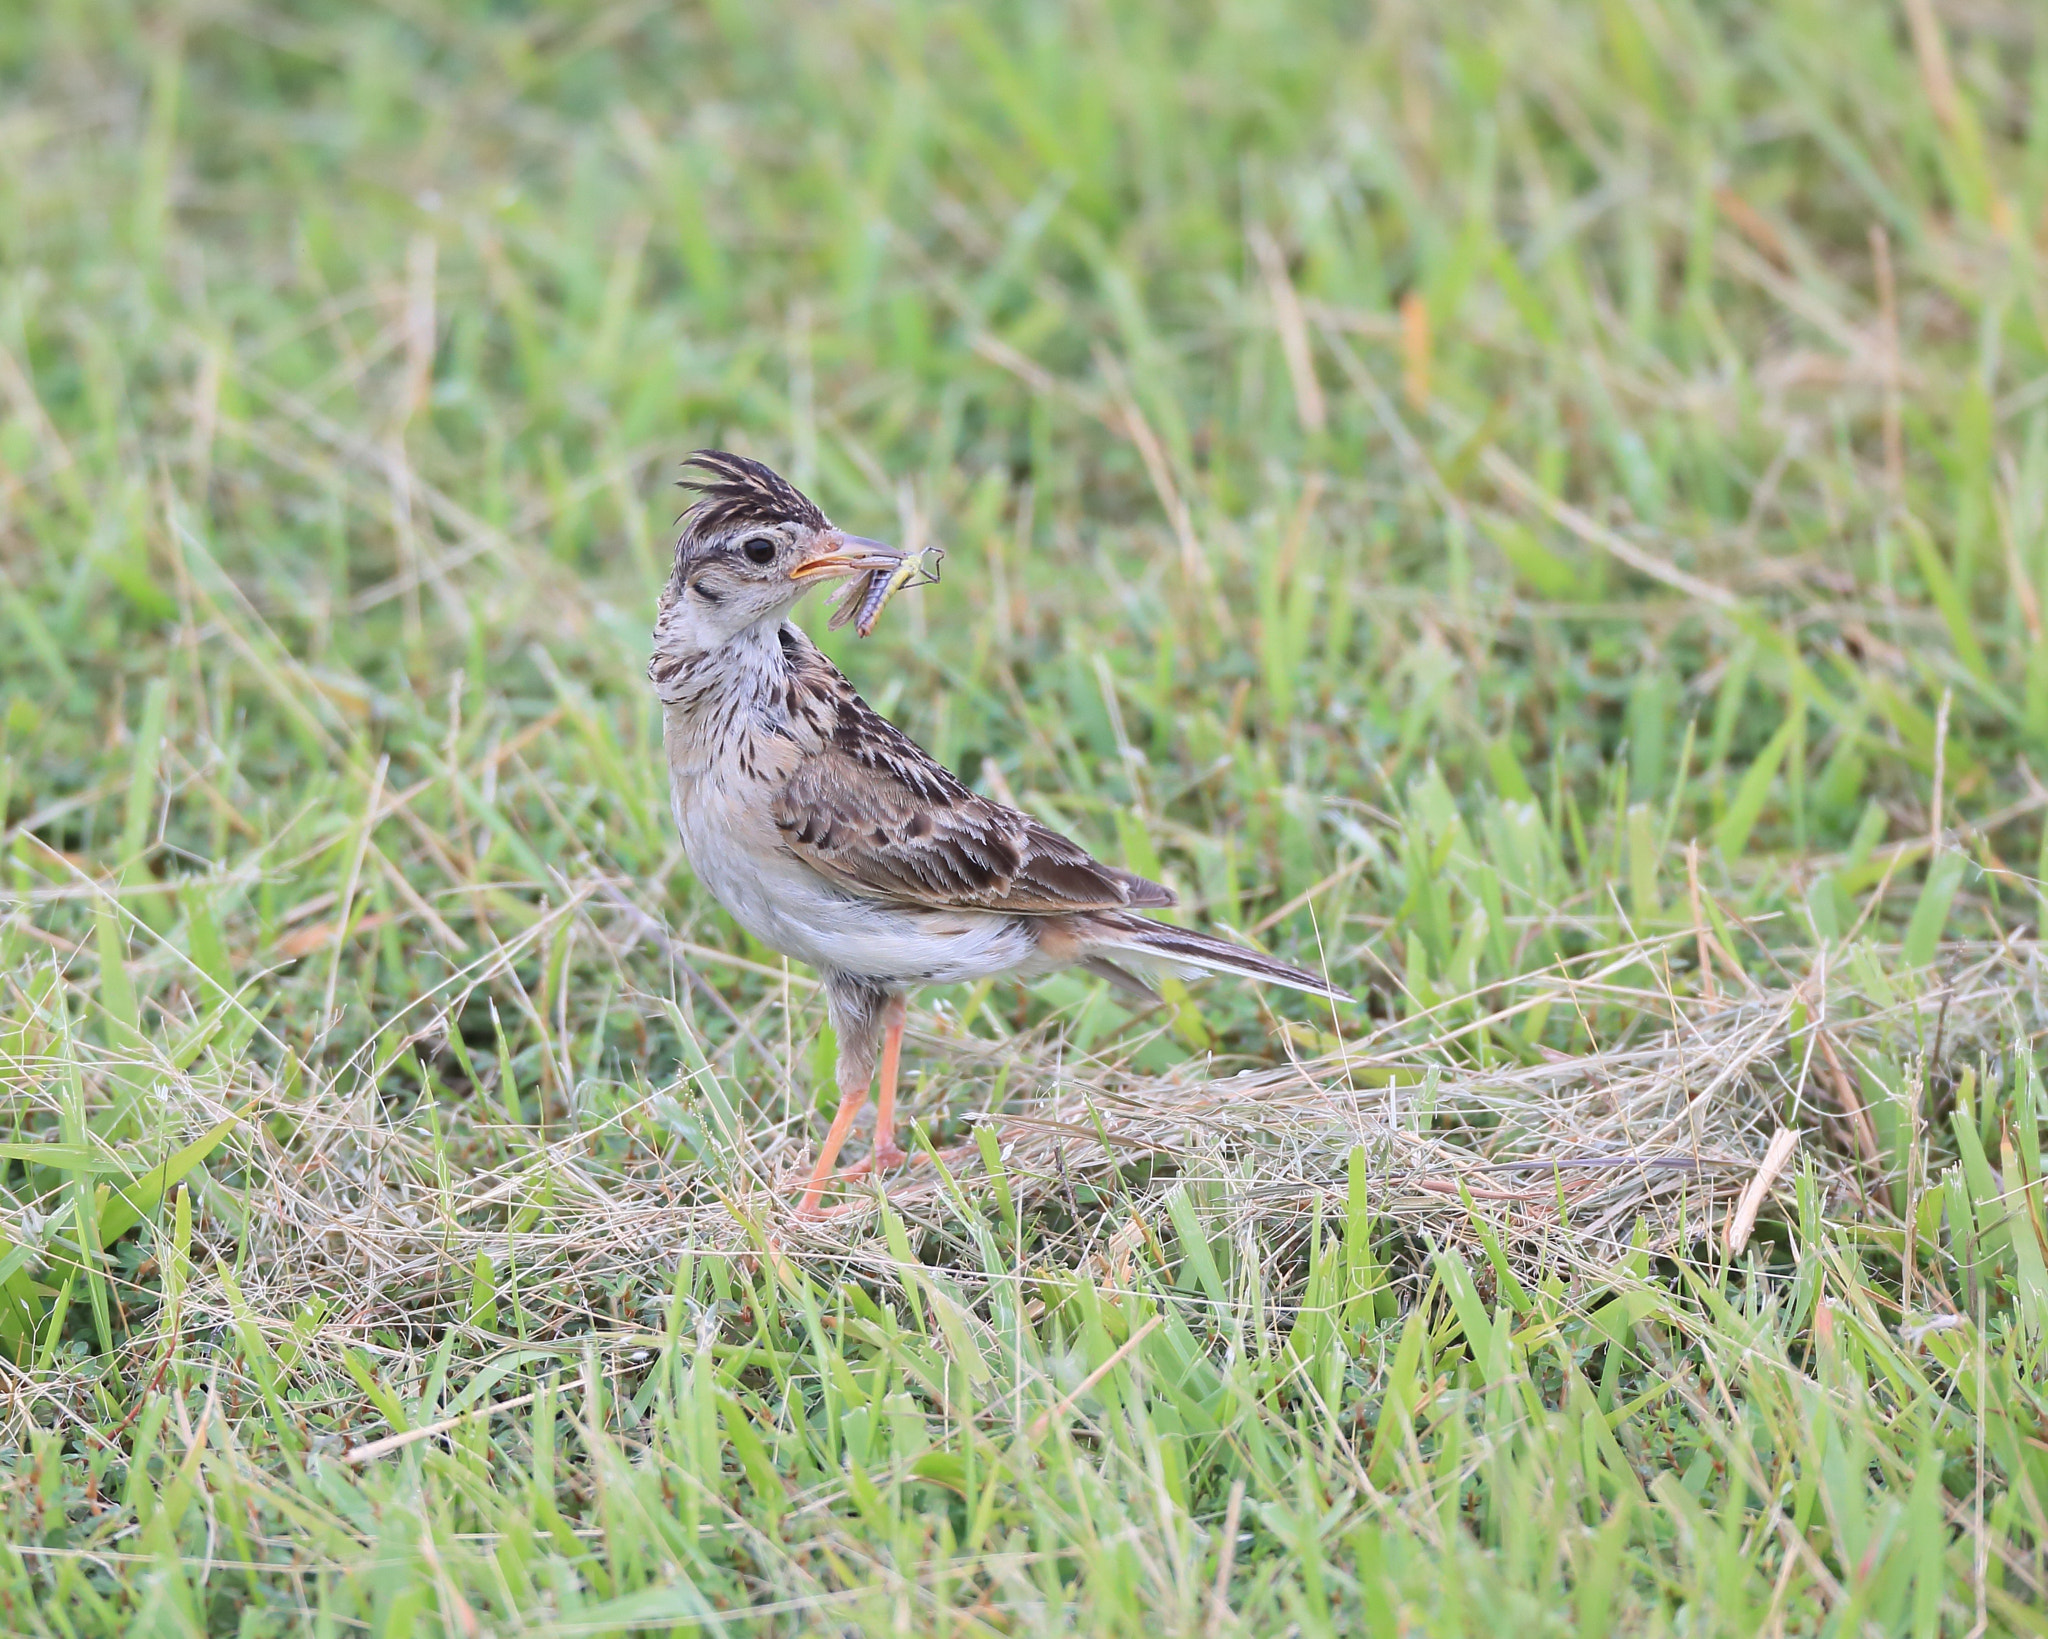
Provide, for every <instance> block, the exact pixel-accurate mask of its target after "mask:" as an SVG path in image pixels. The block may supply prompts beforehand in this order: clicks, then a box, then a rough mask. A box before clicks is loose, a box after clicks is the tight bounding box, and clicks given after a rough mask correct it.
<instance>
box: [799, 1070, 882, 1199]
mask: <svg viewBox="0 0 2048 1639" xmlns="http://www.w3.org/2000/svg"><path fill="white" fill-rule="evenodd" d="M867 1101H868V1090H867V1085H866V1083H862V1084H861V1085H860V1086H858V1087H850V1088H842V1089H841V1091H840V1094H839V1113H838V1114H837V1115H835V1116H834V1117H833V1118H832V1130H831V1131H830V1132H828V1133H826V1134H825V1143H824V1147H823V1148H822V1149H820V1150H819V1151H818V1164H817V1165H816V1166H815V1167H813V1168H811V1177H810V1181H809V1182H808V1183H806V1184H805V1185H804V1198H803V1199H802V1200H801V1201H799V1202H798V1203H797V1209H796V1210H797V1214H798V1216H799V1217H804V1218H809V1217H813V1216H815V1215H816V1214H817V1212H818V1197H819V1196H821V1195H823V1194H824V1193H825V1181H826V1179H828V1178H830V1177H831V1175H832V1163H833V1162H834V1161H837V1160H838V1159H839V1149H840V1146H841V1145H843V1144H844V1143H845V1142H846V1135H847V1134H848V1133H849V1132H851V1131H852V1130H853V1118H854V1117H855V1116H857V1115H859V1114H860V1107H861V1106H862V1105H863V1104H865V1103H867Z"/></svg>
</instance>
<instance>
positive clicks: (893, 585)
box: [825, 546, 946, 637]
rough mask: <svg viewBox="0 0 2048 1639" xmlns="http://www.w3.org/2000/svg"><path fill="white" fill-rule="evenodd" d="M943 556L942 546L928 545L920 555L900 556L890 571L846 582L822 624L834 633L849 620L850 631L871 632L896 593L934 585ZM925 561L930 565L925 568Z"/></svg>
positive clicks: (882, 571)
mask: <svg viewBox="0 0 2048 1639" xmlns="http://www.w3.org/2000/svg"><path fill="white" fill-rule="evenodd" d="M945 555H946V549H945V548H944V547H942V546H928V547H926V548H924V550H923V551H921V552H914V553H905V554H902V555H901V556H900V557H899V559H898V561H897V563H896V565H895V567H894V568H891V569H881V568H875V569H870V570H869V571H868V572H867V574H866V575H865V576H864V577H863V578H862V579H860V580H856V581H850V582H848V583H847V588H846V590H845V591H844V592H843V593H841V594H840V603H839V607H838V608H837V609H835V610H833V611H832V618H831V619H830V620H828V621H827V622H826V623H825V628H826V630H827V631H833V632H836V631H838V630H839V628H840V627H842V626H844V625H845V624H846V623H847V622H848V621H849V620H850V621H852V622H853V629H854V631H855V632H856V633H858V634H859V635H860V636H862V637H866V636H867V635H868V634H869V633H870V632H872V631H873V630H874V629H875V622H876V621H878V620H880V619H881V618H882V610H883V608H884V606H885V605H887V603H888V602H889V600H890V599H891V598H893V597H894V596H895V595H896V594H897V593H898V592H901V591H903V590H905V589H906V588H908V587H912V586H934V585H936V584H937V583H938V579H939V561H940V560H941V559H942V558H944V557H945ZM927 559H929V560H930V563H931V566H930V567H929V568H927V567H926V566H925V563H926V560H927Z"/></svg>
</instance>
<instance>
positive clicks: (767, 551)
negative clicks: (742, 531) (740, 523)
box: [740, 535, 775, 566]
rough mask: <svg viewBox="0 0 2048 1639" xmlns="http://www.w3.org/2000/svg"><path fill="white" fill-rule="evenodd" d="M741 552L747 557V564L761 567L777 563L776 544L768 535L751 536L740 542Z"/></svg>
mask: <svg viewBox="0 0 2048 1639" xmlns="http://www.w3.org/2000/svg"><path fill="white" fill-rule="evenodd" d="M740 550H741V551H742V552H744V553H745V554H746V556H747V562H749V563H758V564H761V565H764V566H765V565H767V564H771V563H773V562H774V561H775V543H774V542H773V541H771V540H770V539H769V538H768V537H767V536H766V535H750V536H748V537H747V539H746V540H744V541H742V542H740Z"/></svg>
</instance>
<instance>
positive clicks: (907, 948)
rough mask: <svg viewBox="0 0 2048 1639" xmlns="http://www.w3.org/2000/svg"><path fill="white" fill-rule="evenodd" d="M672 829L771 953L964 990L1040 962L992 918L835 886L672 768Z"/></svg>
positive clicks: (1020, 937)
mask: <svg viewBox="0 0 2048 1639" xmlns="http://www.w3.org/2000/svg"><path fill="white" fill-rule="evenodd" d="M669 795H670V803H671V806H672V808H673V810H674V813H675V821H676V830H677V832H678V833H679V834H680V836H681V837H682V842H683V852H684V853H685V854H686V855H687V856H688V857H689V861H690V868H691V869H692V870H694V871H695V872H696V873H697V877H698V880H699V881H701V882H702V883H703V884H704V886H705V887H707V888H709V889H710V890H711V892H712V894H713V896H714V897H715V898H716V899H717V900H718V902H719V903H720V904H721V905H723V906H724V907H725V908H726V910H727V911H728V912H729V913H731V916H732V919H733V920H734V921H735V922H737V923H739V925H740V926H741V927H743V928H745V929H746V930H747V932H749V933H751V934H752V935H753V936H754V937H755V938H756V939H758V940H760V941H761V943H762V944H764V945H767V946H768V947H769V948H770V949H771V950H779V951H781V952H782V953H783V954H784V955H785V956H791V957H794V958H795V959H796V960H797V961H800V962H807V963H809V964H810V965H811V966H812V967H815V968H818V969H821V970H823V971H826V972H833V973H845V974H851V975H855V976H858V977H861V978H867V979H873V980H876V981H878V982H879V983H882V984H884V985H889V986H892V987H895V986H904V985H913V984H960V983H964V982H968V981H971V980H975V979H985V978H989V977H992V976H993V975H996V974H1000V973H1010V972H1014V971H1016V970H1018V969H1020V968H1031V967H1034V966H1036V965H1038V963H1039V960H1040V953H1039V949H1038V942H1037V941H1036V940H1035V939H1033V938H1032V937H1031V936H1030V934H1029V933H1028V932H1026V931H1025V930H1024V929H1023V928H1021V927H1019V926H1018V925H1017V922H1016V919H1015V918H1013V917H1009V916H1004V915H1001V914H999V913H996V912H990V911H971V910H958V911H956V910H910V909H901V908H897V907H894V906H889V905H883V904H880V903H878V902H876V901H875V900H871V899H864V898H861V897H860V896H859V895H856V894H852V893H848V892H846V891H844V890H843V889H840V888H838V887H836V886H834V885H833V884H832V883H830V882H828V881H827V880H826V879H825V878H824V877H822V876H820V875H819V874H818V873H817V872H816V871H814V870H812V869H811V868H810V867H809V866H808V865H805V864H803V863H802V862H801V861H800V860H796V859H793V858H791V857H790V856H789V855H788V854H787V853H785V852H783V851H782V849H781V847H780V845H779V839H778V838H777V837H776V835H775V833H774V829H773V826H772V825H770V824H767V823H766V822H765V821H764V818H763V816H762V814H761V811H760V808H759V806H758V799H756V801H753V802H750V801H748V800H747V799H746V797H745V796H744V795H743V794H742V793H741V792H739V791H737V790H735V789H734V788H733V787H731V786H727V785H724V784H723V782H720V781H718V780H716V779H714V778H708V777H705V776H702V775H692V774H689V773H685V772H683V771H682V770H680V769H678V770H676V771H674V774H673V777H672V778H671V781H670V787H669Z"/></svg>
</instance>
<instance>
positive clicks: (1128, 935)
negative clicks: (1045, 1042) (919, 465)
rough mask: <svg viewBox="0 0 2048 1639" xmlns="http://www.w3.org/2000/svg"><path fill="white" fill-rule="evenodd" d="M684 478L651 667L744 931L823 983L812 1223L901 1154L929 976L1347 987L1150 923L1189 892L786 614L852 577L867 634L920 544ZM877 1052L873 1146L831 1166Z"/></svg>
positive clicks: (721, 470) (683, 776)
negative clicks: (898, 707)
mask: <svg viewBox="0 0 2048 1639" xmlns="http://www.w3.org/2000/svg"><path fill="white" fill-rule="evenodd" d="M686 469H687V470H688V473H689V476H688V477H687V478H686V479H685V480H684V482H685V485H686V487H687V488H689V489H691V490H693V491H695V493H696V497H697V498H696V501H695V504H694V505H692V506H691V508H690V509H689V511H688V512H686V513H685V514H684V516H683V519H682V527H681V534H680V537H679V539H678V540H677V543H676V554H675V568H674V571H673V572H672V573H671V574H670V576H669V579H668V585H667V586H666V588H665V589H664V590H663V591H662V594H661V600H660V606H659V612H658V614H657V617H656V620H655V625H654V656H653V659H652V660H651V661H650V662H649V664H648V668H647V674H648V678H649V680H650V681H651V682H652V683H653V685H654V692H655V694H656V695H657V696H658V697H659V698H660V700H661V705H662V716H663V741H664V745H665V748H666V750H667V754H668V768H669V800H670V803H671V805H672V807H673V809H674V812H675V822H676V828H677V830H678V831H679V832H680V833H681V835H682V842H683V850H684V852H685V853H686V854H687V855H688V856H689V861H690V865H691V868H692V869H693V870H694V871H695V872H696V874H697V878H698V880H699V881H700V882H702V883H703V884H704V886H705V887H706V888H708V889H709V890H710V891H711V894H712V896H713V897H714V898H716V899H717V900H718V902H719V903H720V904H721V905H723V906H724V907H725V908H726V910H727V911H729V912H730V913H731V915H732V918H733V920H734V921H736V922H738V923H739V925H740V926H741V927H743V928H745V929H746V930H747V931H748V932H749V933H751V934H752V935H753V936H754V937H755V938H757V939H759V940H760V941H761V942H762V943H763V944H765V945H767V946H769V947H770V948H771V949H773V950H778V951H781V952H783V953H784V954H785V955H787V956H790V957H792V958H794V959H795V960H797V961H799V962H804V963H807V964H808V965H809V966H811V967H812V968H815V969H816V970H817V973H818V975H819V977H820V979H821V980H822V981H823V984H824V990H825V1000H826V1007H827V1011H828V1014H829V1016H830V1018H831V1021H832V1028H833V1030H834V1032H835V1033H836V1035H837V1037H838V1042H839V1061H838V1067H837V1081H838V1085H839V1109H838V1113H837V1115H836V1116H835V1117H834V1119H833V1122H832V1126H831V1130H830V1131H829V1132H828V1133H827V1134H826V1135H825V1141H824V1144H823V1145H822V1146H821V1147H820V1149H819V1151H818V1156H817V1161H816V1164H815V1165H814V1166H813V1167H812V1169H811V1172H810V1175H809V1177H808V1178H807V1179H806V1181H805V1183H804V1186H803V1193H802V1198H801V1200H800V1202H799V1205H798V1210H799V1212H801V1213H803V1214H806V1215H811V1214H816V1213H817V1212H818V1211H819V1210H820V1202H821V1199H822V1197H823V1195H824V1193H825V1190H826V1188H827V1186H828V1185H829V1184H831V1183H833V1182H834V1181H835V1180H843V1179H846V1178H851V1177H855V1176H859V1175H860V1174H862V1173H865V1172H867V1171H869V1170H870V1169H882V1168H892V1167H896V1166H899V1165H901V1164H902V1163H903V1162H904V1160H905V1159H906V1157H905V1155H904V1152H903V1151H902V1150H901V1149H900V1148H899V1147H898V1146H897V1143H896V1073H897V1064H898V1061H899V1058H900V1055H901V1051H902V1042H903V1019H904V999H905V997H906V996H907V995H908V994H909V993H910V992H911V991H914V990H916V989H917V988H918V987H919V986H922V985H950V984H962V983H969V982H972V981H975V980H979V979H987V978H992V977H995V976H997V975H1004V974H1008V975H1014V976H1016V977H1019V978H1023V979H1030V978H1033V977H1035V976H1037V975H1041V974H1045V973H1050V972H1053V971H1055V970H1057V969H1061V968H1079V969H1081V970H1083V971H1085V972H1088V973H1093V974H1096V975H1098V976H1100V977H1102V978H1104V979H1107V980H1109V981H1110V982H1112V983H1113V984H1115V985H1117V986H1118V987H1119V988H1120V989H1122V990H1125V991H1127V992H1134V993H1136V994H1139V995H1142V996H1147V997H1150V996H1152V995H1153V992H1152V991H1151V989H1150V987H1149V986H1147V985H1146V984H1145V983H1144V981H1143V980H1142V979H1141V978H1139V977H1138V976H1137V975H1136V974H1134V973H1132V972H1131V971H1130V967H1131V966H1133V965H1135V966H1137V967H1138V968H1140V969H1141V970H1143V969H1151V970H1159V969H1164V970H1168V971H1172V972H1176V973H1180V974H1193V973H1196V972H1201V971H1215V972H1221V973H1232V974H1237V975H1239V976H1241V977H1244V978H1248V979H1256V980H1260V981H1263V982H1265V983H1268V984H1275V985H1285V986H1288V987H1291V988H1293V989H1295V990H1300V991H1306V992H1308V993H1309V994H1311V995H1314V996H1321V997H1329V998H1332V999H1335V1000H1339V1001H1348V1000H1350V998H1349V997H1347V996H1346V995H1345V994H1344V992H1342V991H1341V990H1339V989H1337V988H1336V987H1335V986H1334V985H1332V984H1330V983H1329V982H1328V981H1327V980H1326V979H1323V978H1320V977H1318V976H1317V975H1316V974H1313V973H1310V972H1307V971H1305V970H1304V969H1302V968H1298V967H1291V966H1289V965H1288V964H1287V963H1285V962H1279V961H1275V960H1273V959H1272V958H1271V957H1268V956H1264V955H1261V954H1260V953H1259V952H1257V951H1255V950H1247V949H1245V948H1243V947H1242V946H1239V945H1234V944H1230V943H1227V942H1225V941H1224V940H1221V939H1216V938H1212V937H1210V936H1209V935H1207V934H1202V933H1196V932H1193V931H1191V930H1189V929H1187V928H1182V927H1176V926H1174V925H1173V924H1171V923H1168V922H1162V921H1159V920H1157V919H1156V918H1154V917H1151V916H1148V915H1146V914H1145V913H1146V912H1147V911H1153V910H1164V909H1167V908H1169V907H1170V906H1172V905H1173V904H1174V895H1173V893H1172V892H1171V891H1170V890H1169V889H1167V888H1164V887H1162V886H1161V885H1160V884H1158V883H1156V882H1148V881H1147V880H1146V879H1145V878H1143V877H1141V876H1138V875H1135V874H1134V873H1132V872H1130V871H1126V870H1123V869H1120V868H1119V867H1117V866H1115V865H1108V864H1105V863H1103V862H1102V861H1101V860H1098V859H1095V858H1093V857H1091V856H1090V855H1089V853H1088V851H1087V849H1085V848H1083V847H1082V846H1081V845H1080V844H1079V843H1077V842H1074V841H1072V840H1071V839H1070V838H1067V837H1064V836H1062V835H1061V834H1060V833H1059V832H1057V831H1054V830H1052V829H1050V828H1049V827H1047V826H1045V825H1041V824H1040V823H1039V822H1038V821H1037V820H1035V819H1033V818H1032V817H1031V816H1030V815H1028V814H1022V813H1019V812H1018V811H1017V810H1016V809H1014V808H1010V807H1007V806H1005V805H1004V804H1002V803H999V802H993V801H991V800H990V799H989V798H987V797H984V796H981V795H979V794H977V793H976V792H973V791H970V790H969V789H968V788H967V787H966V786H965V785H963V784H962V783H961V782H960V781H959V780H958V779H956V778H955V777H954V776H953V775H952V774H950V773H949V772H947V770H946V769H944V768H942V767H941V766H940V765H939V764H938V763H937V762H935V761H933V760H932V758H931V757H930V756H928V755H927V754H926V753H925V752H924V751H923V750H922V749H921V748H920V747H918V746H917V745H916V744H915V743H914V742H912V741H911V740H910V739H909V738H908V737H907V736H906V735H904V734H903V733H901V732H900V731H899V730H898V729H896V728H895V727H894V726H893V725H892V724H890V723H889V722H887V721H886V720H885V719H884V718H883V717H881V716H880V715H879V714H878V713H877V712H876V711H875V710H874V709H873V708H872V707H870V706H869V705H868V703H867V702H866V701H865V700H863V699H862V698H861V697H860V696H859V695H858V694H857V693H855V692H854V689H853V686H852V685H851V684H850V683H848V682H847V680H846V678H845V677H844V676H843V675H842V674H841V673H840V671H839V669H838V668H837V667H836V666H834V665H833V664H832V662H831V661H829V660H827V659H826V658H825V656H824V655H823V654H821V653H820V652H819V651H818V649H817V647H816V646H815V645H814V644H813V643H812V642H811V640H810V639H809V638H808V637H806V636H805V635H804V633H803V631H802V630H801V629H800V628H799V627H798V626H797V625H796V624H795V623H794V622H793V621H792V620H791V619H790V614H791V612H792V610H794V608H795V607H796V605H797V603H798V602H799V601H800V600H801V599H802V598H803V597H804V595H805V594H806V593H807V592H809V591H810V590H812V589H813V588H814V587H817V586H819V585H821V584H827V583H832V582H835V581H836V582H840V583H842V584H845V585H846V595H847V602H848V606H850V607H851V606H858V607H859V609H860V612H861V616H862V625H863V627H865V626H866V625H868V624H869V623H871V621H872V618H873V616H874V614H875V613H876V612H878V607H879V606H878V604H877V598H878V597H879V596H880V595H881V594H880V589H881V588H882V587H884V586H890V587H893V586H897V585H900V584H901V583H902V578H903V577H902V575H901V570H902V567H903V564H904V559H905V554H904V553H903V552H902V551H900V550H898V549H896V548H894V547H891V546H886V545H884V544H883V543H881V542H879V541H872V540H867V539H865V538H863V537H861V536H858V535H849V534H847V533H845V532H844V531H842V530H840V529H837V528H834V527H833V525H832V523H831V522H830V521H829V520H828V519H827V518H826V517H825V515H824V513H823V512H821V511H819V510H818V507H817V506H816V504H815V503H813V502H812V501H811V499H810V498H809V497H808V496H806V495H804V494H803V493H802V492H801V491H800V490H798V489H797V488H796V487H795V486H794V485H793V484H791V483H789V482H788V481H787V480H786V479H784V478H782V477H781V476H780V475H779V474H777V473H775V472H773V471H771V470H770V469H769V468H767V467H765V466H763V465H762V464H761V463H760V462H758V461H753V460H749V459H748V458H746V457H745V456H740V455H732V454H728V453H726V452H725V451H722V450H700V451H698V452H697V453H696V454H695V455H693V456H691V457H690V458H689V460H688V462H687V463H686ZM849 583H850V584H849ZM863 588H865V589H866V590H865V591H864V590H863ZM878 1060H879V1068H880V1071H881V1086H880V1090H879V1093H878V1096H877V1105H876V1111H875V1138H874V1145H873V1151H872V1157H871V1159H870V1160H869V1161H868V1162H867V1163H865V1164H864V1165H863V1166H860V1167H855V1168H850V1169H848V1170H847V1171H846V1172H844V1173H838V1174H835V1173H834V1171H833V1168H834V1165H835V1164H836V1163H837V1161H838V1159H839V1152H840V1149H841V1147H842V1146H843V1145H844V1144H845V1142H846V1138H847V1134H848V1133H849V1131H850V1130H851V1129H852V1126H853V1122H854V1118H855V1117H856V1116H857V1115H858V1114H859V1112H860V1110H861V1108H862V1106H863V1105H864V1104H865V1103H866V1101H867V1096H868V1090H869V1086H870V1084H871V1083H872V1082H873V1081H874V1079H875V1073H876V1069H877V1061H878Z"/></svg>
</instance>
